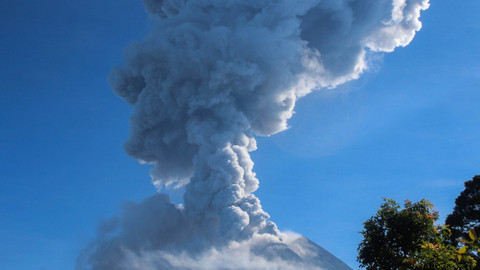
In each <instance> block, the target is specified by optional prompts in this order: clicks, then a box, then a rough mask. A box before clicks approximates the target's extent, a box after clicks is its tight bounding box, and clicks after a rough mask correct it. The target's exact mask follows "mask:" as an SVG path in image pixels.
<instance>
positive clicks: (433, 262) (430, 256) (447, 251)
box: [407, 225, 478, 270]
mask: <svg viewBox="0 0 480 270" xmlns="http://www.w3.org/2000/svg"><path fill="white" fill-rule="evenodd" d="M435 228H436V231H437V233H436V235H435V238H434V239H433V241H430V242H427V241H423V243H422V245H421V246H420V250H419V251H417V252H416V253H415V254H414V255H413V257H412V258H409V259H407V260H408V261H409V262H410V263H411V269H419V270H420V269H423V270H430V269H431V270H436V269H442V270H457V269H461V270H473V269H476V268H475V267H476V264H477V262H476V261H475V259H474V258H473V257H472V256H470V254H469V253H470V252H469V251H474V250H478V245H477V244H478V239H476V238H474V236H473V235H472V237H471V240H465V242H466V243H467V244H466V245H465V247H462V248H460V249H459V250H457V249H456V248H455V246H452V245H450V244H448V243H447V242H446V240H447V239H449V237H450V234H451V232H450V229H449V228H448V227H447V226H442V225H440V226H436V227H435Z"/></svg>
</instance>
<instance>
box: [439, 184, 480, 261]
mask: <svg viewBox="0 0 480 270" xmlns="http://www.w3.org/2000/svg"><path fill="white" fill-rule="evenodd" d="M445 223H446V224H447V225H448V226H450V229H451V230H452V235H451V237H450V243H451V244H453V245H459V242H458V239H459V238H463V239H468V237H469V230H473V231H474V232H475V233H476V235H480V175H476V176H475V177H473V178H472V180H469V181H466V182H465V189H464V190H463V191H462V192H461V193H460V195H459V196H458V197H457V199H455V208H454V209H453V213H451V214H450V215H448V216H447V219H446V220H445ZM462 245H463V244H460V246H462ZM473 255H474V256H475V257H476V259H477V260H478V259H480V256H479V255H478V254H476V255H475V254H473Z"/></svg>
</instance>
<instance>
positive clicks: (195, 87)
mask: <svg viewBox="0 0 480 270" xmlns="http://www.w3.org/2000/svg"><path fill="white" fill-rule="evenodd" d="M143 2H144V5H145V9H146V11H147V12H148V13H149V15H150V17H151V18H152V19H153V20H154V21H155V26H154V27H153V29H152V30H151V31H150V33H149V34H148V35H147V36H146V37H145V39H144V40H143V41H141V42H137V43H133V44H131V45H129V46H128V47H127V49H126V51H125V65H124V66H123V67H117V68H114V69H113V71H112V73H111V75H110V78H109V79H110V83H111V85H112V88H113V90H114V92H115V93H116V94H117V95H118V96H120V97H122V98H123V99H125V101H126V102H128V103H129V104H130V105H132V106H133V113H132V116H131V119H130V124H131V128H130V136H129V138H128V140H127V141H126V142H125V144H124V148H125V150H126V152H127V153H128V154H129V155H130V156H132V157H134V158H135V159H138V160H139V161H141V162H146V163H150V164H152V165H153V169H152V170H151V177H152V180H153V183H154V184H155V185H156V186H158V187H162V186H170V185H173V186H183V185H184V186H185V194H184V202H185V203H184V207H182V206H179V205H175V204H173V203H171V202H170V201H169V199H168V197H167V196H166V195H162V194H157V195H154V196H152V197H150V198H147V199H146V200H145V201H144V202H142V203H141V204H129V205H126V206H125V209H124V210H123V213H122V214H121V215H119V216H118V217H116V218H113V219H112V220H109V221H107V222H104V224H103V225H102V228H100V231H99V236H98V239H96V240H95V241H94V242H92V244H91V246H90V247H88V248H87V249H86V250H85V251H84V253H83V254H82V255H81V256H80V258H79V262H78V268H79V269H102V270H106V269H107V270H108V269H215V268H222V267H224V266H221V265H215V263H213V262H216V263H219V262H220V263H221V261H222V258H223V259H225V258H227V257H228V258H230V259H229V260H230V261H231V260H233V259H232V257H235V258H241V257H242V256H243V257H244V258H249V259H248V261H249V263H250V264H245V263H246V262H245V261H242V260H241V259H237V261H236V262H235V263H234V262H230V265H231V268H229V269H267V268H268V267H266V265H268V266H269V267H270V268H268V269H296V268H297V269H298V268H299V267H300V266H299V264H300V263H302V262H301V260H300V259H299V258H300V257H301V256H300V255H299V253H298V252H295V250H294V249H292V248H290V247H289V246H288V241H289V240H288V239H289V235H287V234H283V233H280V232H279V231H278V229H277V227H276V225H275V224H274V223H273V222H271V221H269V216H268V214H267V213H266V212H265V211H263V210H262V207H261V205H260V201H259V200H258V199H257V198H256V197H255V196H254V195H253V192H254V191H255V190H256V189H257V188H258V180H257V178H256V177H255V173H254V172H253V171H252V169H253V162H252V160H251V159H250V155H249V152H251V151H254V150H255V149H256V142H255V138H254V136H269V135H272V134H275V133H277V132H280V131H282V130H285V129H286V128H287V120H288V119H289V118H290V117H291V116H292V114H293V109H294V106H295V102H296V101H297V100H298V99H299V98H302V97H304V96H306V95H307V94H308V93H310V92H311V91H314V90H321V89H324V88H334V87H336V86H337V85H339V84H342V83H344V82H346V81H349V80H353V79H356V78H358V77H359V75H360V74H361V73H362V72H364V71H365V70H366V68H367V66H368V62H367V60H366V59H367V58H366V57H367V55H368V54H371V53H376V52H391V51H393V50H394V49H395V48H396V47H398V46H406V45H407V44H408V43H410V41H411V40H412V39H413V37H414V35H415V33H416V31H418V30H419V29H420V28H421V23H420V21H419V17H420V11H421V10H425V9H427V8H428V6H429V3H428V0H302V1H299V0H144V1H143ZM290 238H291V237H290ZM260 250H261V251H260ZM280 253H281V254H282V255H281V256H280V257H281V258H280V257H278V258H277V257H276V256H277V255H276V254H280ZM226 254H228V255H226ZM286 261H289V263H286ZM279 262H281V264H279V265H281V267H280V266H279V267H280V268H275V264H276V263H279ZM199 265H200V266H199ZM202 267H205V268H202ZM300 268H301V267H300ZM222 269H223V268H222ZM308 269H316V268H315V267H314V266H312V265H310V266H308ZM318 269H320V268H318Z"/></svg>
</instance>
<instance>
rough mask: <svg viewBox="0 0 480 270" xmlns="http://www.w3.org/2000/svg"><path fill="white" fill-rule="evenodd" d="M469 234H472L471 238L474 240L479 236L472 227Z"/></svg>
mask: <svg viewBox="0 0 480 270" xmlns="http://www.w3.org/2000/svg"><path fill="white" fill-rule="evenodd" d="M468 236H470V239H472V241H473V240H475V239H476V238H477V236H476V235H475V231H474V230H472V229H470V230H468Z"/></svg>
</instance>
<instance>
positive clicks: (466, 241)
mask: <svg viewBox="0 0 480 270" xmlns="http://www.w3.org/2000/svg"><path fill="white" fill-rule="evenodd" d="M457 241H459V242H463V243H468V242H469V241H468V240H465V239H463V238H458V239H457Z"/></svg>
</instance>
